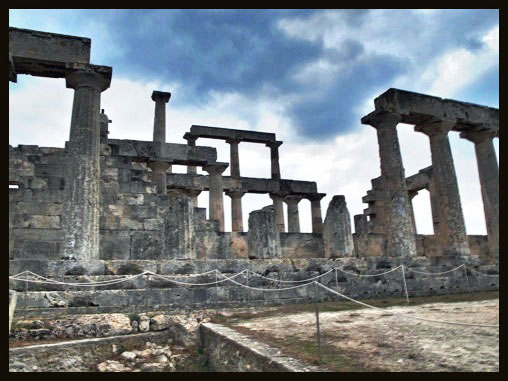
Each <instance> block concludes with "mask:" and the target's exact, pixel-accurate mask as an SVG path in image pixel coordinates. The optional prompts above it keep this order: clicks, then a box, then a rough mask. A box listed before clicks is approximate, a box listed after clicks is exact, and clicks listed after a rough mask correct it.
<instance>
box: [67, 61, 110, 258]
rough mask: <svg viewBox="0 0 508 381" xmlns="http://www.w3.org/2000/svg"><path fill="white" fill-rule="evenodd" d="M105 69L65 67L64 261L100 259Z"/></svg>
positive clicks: (106, 77) (95, 66) (80, 65)
mask: <svg viewBox="0 0 508 381" xmlns="http://www.w3.org/2000/svg"><path fill="white" fill-rule="evenodd" d="M111 73H112V69H111V68H110V67H107V66H97V65H90V64H80V63H72V64H66V77H65V79H66V86H67V87H68V88H73V89H74V101H73V106H72V118H71V131H70V138H69V143H68V147H67V152H68V156H67V157H68V162H67V173H66V180H65V196H64V213H63V216H62V218H63V221H64V222H63V224H62V225H63V227H64V258H65V259H76V260H91V259H99V215H100V209H99V208H100V205H99V194H100V192H99V190H100V189H99V183H100V113H99V112H100V99H101V92H102V91H104V90H106V89H107V88H108V87H109V85H110V82H111Z"/></svg>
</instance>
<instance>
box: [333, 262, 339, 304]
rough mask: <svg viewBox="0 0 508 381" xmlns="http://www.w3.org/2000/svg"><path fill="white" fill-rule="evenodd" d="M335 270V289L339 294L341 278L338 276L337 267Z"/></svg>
mask: <svg viewBox="0 0 508 381" xmlns="http://www.w3.org/2000/svg"><path fill="white" fill-rule="evenodd" d="M334 270H335V288H336V289H337V292H339V278H338V276H337V267H336V268H335V269H334ZM337 297H338V295H337Z"/></svg>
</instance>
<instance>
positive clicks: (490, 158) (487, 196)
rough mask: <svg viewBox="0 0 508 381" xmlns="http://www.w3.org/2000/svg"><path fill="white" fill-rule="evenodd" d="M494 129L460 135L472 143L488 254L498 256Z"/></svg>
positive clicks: (497, 167)
mask: <svg viewBox="0 0 508 381" xmlns="http://www.w3.org/2000/svg"><path fill="white" fill-rule="evenodd" d="M496 134H497V131H496V130H494V129H489V130H481V131H468V132H462V133H461V134H460V137H462V138H465V139H468V140H470V141H472V142H473V143H474V148H475V151H476V163H477V165H478V173H479V176H480V186H481V190H482V199H483V210H484V213H485V222H486V225H487V235H488V240H489V252H490V255H491V256H492V257H493V258H495V259H498V258H499V166H498V164H497V158H496V151H495V150H494V144H493V141H492V140H493V138H494V137H495V136H496Z"/></svg>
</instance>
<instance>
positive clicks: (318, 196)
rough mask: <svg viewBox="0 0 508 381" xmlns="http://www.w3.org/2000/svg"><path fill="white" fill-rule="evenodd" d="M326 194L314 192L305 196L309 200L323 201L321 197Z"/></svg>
mask: <svg viewBox="0 0 508 381" xmlns="http://www.w3.org/2000/svg"><path fill="white" fill-rule="evenodd" d="M325 196H326V193H312V194H309V195H306V196H305V198H306V199H307V200H309V201H321V199H322V198H323V197H325Z"/></svg>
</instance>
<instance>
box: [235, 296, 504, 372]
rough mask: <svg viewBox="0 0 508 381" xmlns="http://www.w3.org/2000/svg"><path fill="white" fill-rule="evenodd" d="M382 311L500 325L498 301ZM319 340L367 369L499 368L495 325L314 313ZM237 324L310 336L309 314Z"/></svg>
mask: <svg viewBox="0 0 508 381" xmlns="http://www.w3.org/2000/svg"><path fill="white" fill-rule="evenodd" d="M386 310H389V311H394V312H399V313H404V314H408V315H413V316H417V317H422V318H427V319H435V320H444V321H452V322H462V323H478V324H499V299H494V300H484V301H475V302H459V303H431V304H425V305H419V306H410V307H391V308H387V309H386ZM319 318H320V323H321V334H322V341H323V342H326V343H327V344H329V343H332V344H333V346H335V347H336V348H337V350H338V351H339V352H340V353H341V354H343V355H345V356H346V357H348V358H350V359H351V361H354V362H355V363H356V364H358V365H359V367H360V368H362V369H364V370H366V371H369V370H386V371H433V372H437V371H490V372H498V371H499V329H498V328H484V327H470V326H459V325H449V324H440V323H430V322H425V321H419V320H414V319H407V318H403V317H400V316H395V315H391V314H387V313H385V312H382V311H376V310H372V309H363V310H356V311H345V312H324V313H320V315H319ZM237 325H239V326H243V327H246V328H249V329H250V330H254V331H262V332H263V333H264V334H269V335H270V336H272V337H274V338H284V337H288V335H290V336H293V337H295V336H296V337H298V338H301V339H306V340H315V337H316V336H315V335H316V320H315V314H314V313H300V314H293V315H285V316H283V317H270V318H259V319H255V320H250V321H248V322H244V323H238V324H237Z"/></svg>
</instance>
